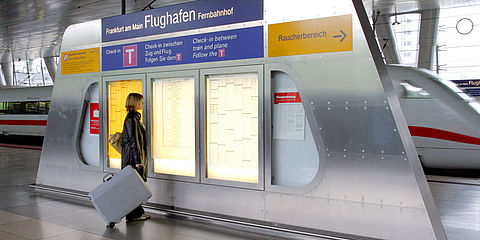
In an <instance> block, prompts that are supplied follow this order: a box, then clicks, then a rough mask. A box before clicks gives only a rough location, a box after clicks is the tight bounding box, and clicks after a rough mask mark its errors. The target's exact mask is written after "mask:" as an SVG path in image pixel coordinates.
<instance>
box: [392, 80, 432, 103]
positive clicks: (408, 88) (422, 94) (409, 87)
mask: <svg viewBox="0 0 480 240" xmlns="http://www.w3.org/2000/svg"><path fill="white" fill-rule="evenodd" d="M400 85H401V86H402V87H403V90H404V94H403V98H409V99H414V98H432V96H431V95H430V93H428V92H427V91H425V90H424V89H423V88H421V87H416V86H414V85H413V84H411V83H409V82H407V81H403V82H401V83H400Z"/></svg>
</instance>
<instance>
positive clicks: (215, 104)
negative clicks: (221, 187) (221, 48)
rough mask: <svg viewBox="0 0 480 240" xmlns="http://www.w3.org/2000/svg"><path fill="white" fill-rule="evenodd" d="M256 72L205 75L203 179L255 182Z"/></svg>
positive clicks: (256, 129)
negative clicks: (204, 157) (204, 162)
mask: <svg viewBox="0 0 480 240" xmlns="http://www.w3.org/2000/svg"><path fill="white" fill-rule="evenodd" d="M258 82H259V77H258V74H251V73H248V74H229V75H213V76H207V84H206V118H207V122H206V135H207V136H206V137H207V142H206V148H207V149H206V150H207V154H206V160H207V161H206V165H207V166H206V169H207V178H211V179H219V180H228V181H237V182H248V183H258V181H259V176H258V172H259V171H258V148H259V147H258V144H259V143H258Z"/></svg>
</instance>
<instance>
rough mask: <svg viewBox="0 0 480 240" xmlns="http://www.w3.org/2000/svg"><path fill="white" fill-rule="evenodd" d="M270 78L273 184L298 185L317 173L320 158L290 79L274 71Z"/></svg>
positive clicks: (297, 94) (301, 184) (306, 182)
mask: <svg viewBox="0 0 480 240" xmlns="http://www.w3.org/2000/svg"><path fill="white" fill-rule="evenodd" d="M271 77H272V78H271V79H272V94H273V95H272V97H273V99H272V148H271V149H272V155H271V156H272V179H271V184H272V185H278V186H289V187H301V186H305V185H307V184H308V183H310V182H311V181H312V180H313V179H314V178H315V176H316V175H317V171H318V166H319V164H320V159H319V157H318V151H317V148H316V145H315V141H314V139H313V134H312V131H311V129H310V125H309V122H308V120H307V118H306V115H305V110H304V108H303V104H302V100H301V99H300V94H299V92H298V90H297V87H296V85H295V83H294V81H293V79H292V78H291V77H290V76H289V75H287V74H286V73H283V72H280V71H274V72H272V75H271Z"/></svg>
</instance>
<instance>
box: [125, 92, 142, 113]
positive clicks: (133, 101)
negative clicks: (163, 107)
mask: <svg viewBox="0 0 480 240" xmlns="http://www.w3.org/2000/svg"><path fill="white" fill-rule="evenodd" d="M142 99H143V96H142V94H140V93H130V94H128V97H127V102H126V103H125V108H126V109H127V112H130V111H133V110H136V108H137V106H138V103H139V102H140V101H142Z"/></svg>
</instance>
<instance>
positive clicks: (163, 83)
mask: <svg viewBox="0 0 480 240" xmlns="http://www.w3.org/2000/svg"><path fill="white" fill-rule="evenodd" d="M194 91H195V87H194V78H193V77H181V78H168V79H155V80H154V81H153V85H152V117H153V119H152V120H153V121H152V158H153V161H154V172H155V173H161V174H171V175H180V176H189V177H194V176H195V92H194Z"/></svg>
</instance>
